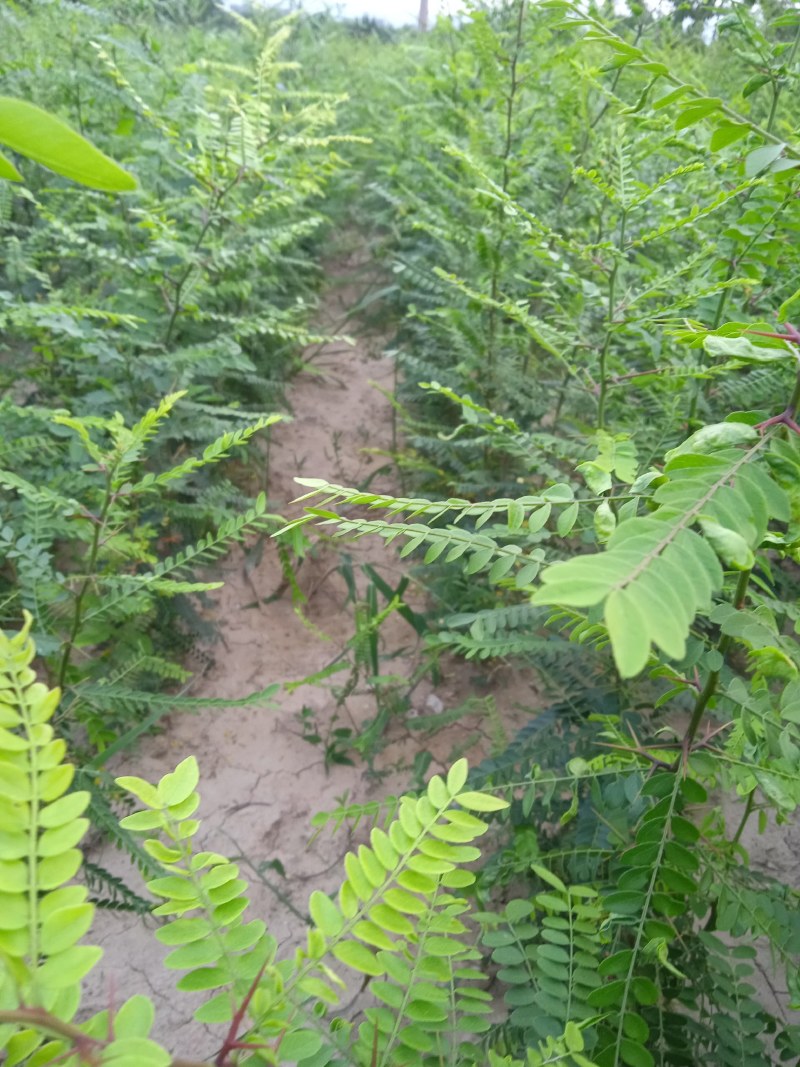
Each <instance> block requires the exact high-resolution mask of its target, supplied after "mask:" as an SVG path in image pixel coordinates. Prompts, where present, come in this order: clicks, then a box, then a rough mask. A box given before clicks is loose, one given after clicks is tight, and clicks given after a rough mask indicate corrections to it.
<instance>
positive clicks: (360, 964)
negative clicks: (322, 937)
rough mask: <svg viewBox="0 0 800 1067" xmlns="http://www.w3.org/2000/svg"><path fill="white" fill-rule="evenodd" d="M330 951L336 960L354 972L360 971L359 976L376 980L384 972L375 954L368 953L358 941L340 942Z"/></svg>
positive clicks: (384, 969)
mask: <svg viewBox="0 0 800 1067" xmlns="http://www.w3.org/2000/svg"><path fill="white" fill-rule="evenodd" d="M332 951H333V955H334V956H335V957H336V959H337V960H341V962H342V963H345V964H347V966H348V967H352V968H353V970H355V971H360V972H361V974H368V975H371V976H373V977H376V978H377V977H379V976H380V975H382V974H384V973H385V971H386V968H385V967H384V965H383V964H382V963H381V962H380V961H379V960H378V958H377V956H376V955H375V953H374V952H370V950H369V949H368V948H367V947H366V946H365V945H362V944H361V943H360V942H358V941H342V942H341V943H340V944H338V945H334V947H333V950H332Z"/></svg>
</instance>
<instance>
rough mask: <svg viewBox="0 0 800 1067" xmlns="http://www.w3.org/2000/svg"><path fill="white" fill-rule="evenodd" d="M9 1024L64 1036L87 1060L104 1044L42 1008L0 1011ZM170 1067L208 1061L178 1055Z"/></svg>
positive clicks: (202, 1065)
mask: <svg viewBox="0 0 800 1067" xmlns="http://www.w3.org/2000/svg"><path fill="white" fill-rule="evenodd" d="M9 1025H10V1026H19V1027H20V1028H21V1029H25V1030H28V1029H34V1030H42V1031H44V1032H45V1033H48V1034H54V1035H55V1036H56V1037H61V1038H64V1040H66V1041H69V1042H71V1044H72V1047H73V1048H74V1049H75V1051H76V1052H77V1053H78V1055H79V1056H81V1058H82V1059H83V1060H84V1061H88V1062H92V1061H91V1060H90V1059H89V1057H90V1056H91V1055H92V1054H93V1053H95V1052H97V1051H99V1050H101V1049H102V1048H103V1046H104V1044H105V1042H102V1041H98V1040H97V1038H94V1037H90V1036H89V1035H88V1034H86V1033H84V1032H83V1030H81V1028H80V1027H79V1026H75V1025H74V1024H73V1023H68V1022H64V1020H63V1019H59V1018H58V1017H57V1016H56V1015H51V1014H50V1012H49V1011H45V1009H44V1008H14V1009H12V1010H11V1011H0V1026H9ZM170 1067H208V1063H207V1062H206V1061H201V1060H184V1059H182V1058H181V1057H180V1056H174V1057H173V1058H172V1061H171V1065H170Z"/></svg>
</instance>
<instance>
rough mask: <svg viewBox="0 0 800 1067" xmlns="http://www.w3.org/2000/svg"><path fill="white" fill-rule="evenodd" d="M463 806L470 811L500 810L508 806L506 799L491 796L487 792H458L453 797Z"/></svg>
mask: <svg viewBox="0 0 800 1067" xmlns="http://www.w3.org/2000/svg"><path fill="white" fill-rule="evenodd" d="M454 799H455V800H457V801H458V803H459V804H460V805H461V806H462V807H463V808H469V809H470V810H471V811H502V810H503V809H504V808H507V807H508V801H507V800H501V799H500V797H493V796H491V794H489V793H470V792H467V793H459V794H458V796H457V797H455V798H454Z"/></svg>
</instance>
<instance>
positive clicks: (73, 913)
mask: <svg viewBox="0 0 800 1067" xmlns="http://www.w3.org/2000/svg"><path fill="white" fill-rule="evenodd" d="M93 916H94V906H93V905H92V904H75V905H73V906H72V907H68V908H59V909H58V910H57V911H54V912H53V913H52V914H51V915H48V916H47V918H46V919H45V921H44V922H43V924H42V945H44V947H45V951H46V952H47V955H48V956H55V955H56V954H57V953H59V952H63V951H64V949H67V948H69V947H70V946H71V945H74V944H76V942H78V941H80V939H81V938H82V937H83V935H84V934H85V933H87V932H88V930H89V928H90V927H91V925H92V918H93Z"/></svg>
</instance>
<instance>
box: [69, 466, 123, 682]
mask: <svg viewBox="0 0 800 1067" xmlns="http://www.w3.org/2000/svg"><path fill="white" fill-rule="evenodd" d="M112 500H113V493H112V490H111V471H106V491H105V497H104V499H103V506H102V508H101V509H100V514H99V515H98V516H93V521H94V532H93V534H92V544H91V547H90V549H89V559H88V561H87V568H86V577H85V578H84V579H83V583H82V584H81V587H80V589H79V590H78V595H77V597H76V598H75V608H74V611H73V613H72V626H71V627H70V632H69V637H68V638H67V640H66V642H65V644H64V651H63V652H62V654H61V664H60V666H59V669H58V683H57V684H58V687H59V689H63V688H64V682H65V681H66V677H67V671H68V670H69V664H70V660H71V658H72V650H73V649H74V647H75V640H76V638H77V636H78V634H79V632H80V628H81V624H82V622H83V601H84V598H85V596H86V594H87V593H88V591H89V586H90V585H91V584H92V582H93V581H94V577H95V574H94V572H95V567H96V565H97V555H98V552H99V551H100V536H101V534H102V532H103V530H104V529H105V525H106V518H107V517H108V510H109V508H110V507H111V501H112Z"/></svg>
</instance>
